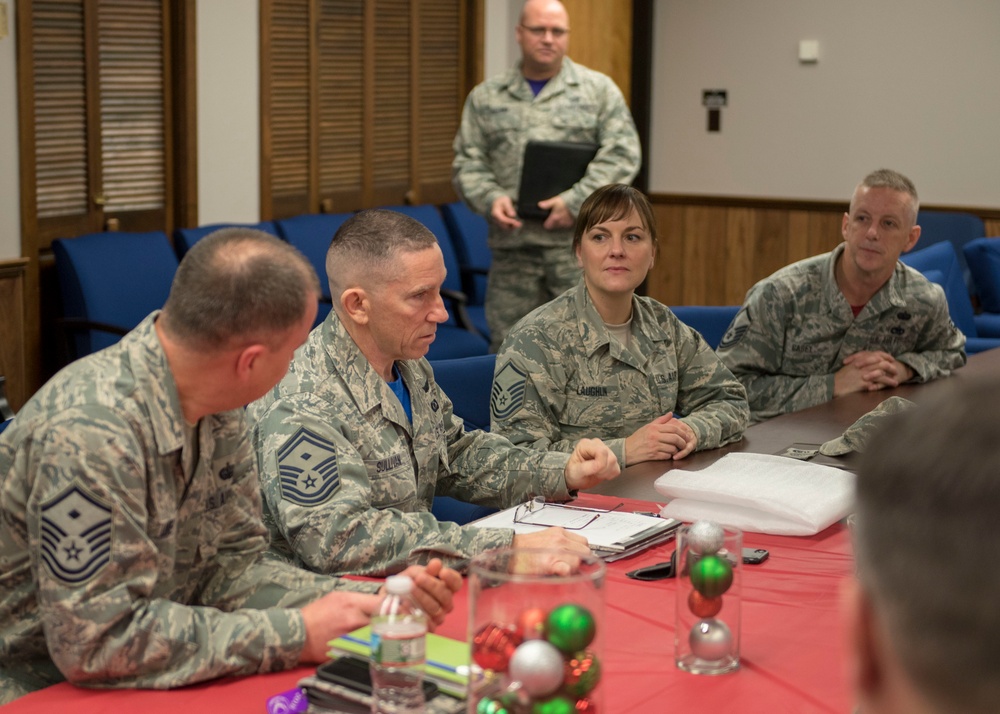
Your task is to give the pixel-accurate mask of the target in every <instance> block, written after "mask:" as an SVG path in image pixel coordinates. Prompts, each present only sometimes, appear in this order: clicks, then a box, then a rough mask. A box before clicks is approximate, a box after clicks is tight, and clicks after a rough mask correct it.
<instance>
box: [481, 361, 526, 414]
mask: <svg viewBox="0 0 1000 714" xmlns="http://www.w3.org/2000/svg"><path fill="white" fill-rule="evenodd" d="M527 381H528V375H526V374H525V373H524V372H522V371H521V370H519V369H518V368H517V367H515V366H514V364H513V363H512V362H508V363H507V364H505V365H504V366H503V369H501V370H500V371H499V372H497V376H496V378H495V379H494V380H493V393H492V394H491V395H490V411H491V412H492V414H493V418H494V419H496V420H497V421H500V420H502V419H506V418H507V417H509V416H512V415H513V414H514V413H515V412H516V411H517V410H518V409H520V408H521V405H523V404H524V385H525V383H526V382H527Z"/></svg>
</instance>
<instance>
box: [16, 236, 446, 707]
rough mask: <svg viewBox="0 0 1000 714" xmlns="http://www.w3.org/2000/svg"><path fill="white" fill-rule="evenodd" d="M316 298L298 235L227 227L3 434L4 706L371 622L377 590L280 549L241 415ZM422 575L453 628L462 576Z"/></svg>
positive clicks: (197, 670)
mask: <svg viewBox="0 0 1000 714" xmlns="http://www.w3.org/2000/svg"><path fill="white" fill-rule="evenodd" d="M318 295H319V283H318V281H317V279H316V274H315V272H313V270H312V268H311V267H310V265H309V263H308V262H307V261H306V259H305V258H303V257H302V256H301V255H300V254H299V253H298V252H297V251H295V249H294V248H292V247H291V246H289V245H288V244H287V243H284V242H282V241H280V240H278V239H276V238H273V237H271V236H268V235H266V234H264V233H261V232H258V231H254V230H249V229H242V228H236V229H228V230H223V231H219V232H217V233H215V234H213V235H211V236H209V237H207V238H205V239H204V240H202V241H201V242H199V243H198V244H197V245H196V246H195V247H194V248H192V249H191V251H190V252H189V253H188V254H187V255H186V256H185V258H184V260H183V261H182V262H181V264H180V267H179V269H178V271H177V274H176V276H175V279H174V282H173V286H172V288H171V291H170V296H169V298H168V300H167V303H166V305H165V306H164V308H163V310H162V311H157V312H154V313H153V314H151V315H150V316H149V317H147V318H146V319H145V320H144V321H143V322H142V323H141V324H140V325H139V326H138V327H137V328H136V329H135V330H133V331H132V332H131V333H129V334H128V335H126V336H125V337H124V338H122V340H121V342H119V343H118V344H117V345H115V346H113V347H110V348H108V349H106V350H103V351H101V352H98V353H95V354H93V355H90V356H88V357H85V358H83V359H81V360H79V361H77V362H74V363H73V364H71V365H69V366H68V367H66V368H65V369H64V370H62V371H61V372H59V373H58V374H57V375H56V376H55V377H53V378H52V379H51V380H50V381H49V382H48V384H46V385H45V386H44V387H42V389H41V390H40V391H39V392H38V393H37V394H36V395H35V396H34V397H32V399H31V400H29V402H28V403H27V404H26V405H25V406H24V408H23V409H22V410H21V411H20V412H19V413H18V415H17V417H16V418H15V419H14V421H13V424H12V425H11V426H10V427H9V428H8V429H6V431H4V433H3V434H2V435H0V703H6V702H10V701H12V700H13V699H15V698H17V697H19V696H21V695H23V694H26V693H28V692H30V691H32V690H35V689H40V688H42V687H44V686H47V685H49V684H53V683H55V682H59V681H63V680H68V681H70V682H73V683H75V684H81V685H88V686H99V687H140V688H154V689H167V688H171V687H178V686H181V685H185V684H191V683H193V682H199V681H202V680H206V679H210V678H213V677H220V676H223V675H232V674H253V673H258V672H270V671H274V670H279V669H283V668H287V667H291V666H294V665H296V664H298V663H304V662H320V661H322V660H324V659H325V658H326V651H327V642H328V641H329V640H330V639H332V638H334V637H337V636H339V635H341V634H344V633H346V632H348V631H350V630H352V629H354V628H356V627H359V626H361V625H364V624H366V623H368V621H369V618H370V615H371V614H372V612H373V610H374V609H375V608H376V607H377V605H378V603H379V598H378V597H377V596H376V595H375V594H373V593H374V592H375V591H376V590H377V589H378V587H379V585H378V584H376V583H363V582H349V581H339V580H336V579H333V578H328V577H324V576H319V575H315V574H313V573H307V572H305V571H303V570H301V569H298V568H294V567H292V566H289V565H287V564H285V563H280V562H276V561H274V560H272V559H268V558H266V557H265V554H266V548H267V529H266V528H265V526H264V524H263V523H262V521H261V504H260V486H259V481H258V479H257V469H256V462H255V459H254V458H253V452H252V451H251V449H250V444H249V440H248V439H247V431H246V423H245V422H244V419H243V410H242V405H243V404H245V403H246V402H248V401H251V400H253V399H256V398H257V397H259V396H260V395H261V394H263V393H264V392H265V390H267V389H270V388H271V387H273V386H274V384H275V383H276V382H277V381H278V379H280V378H281V376H282V375H283V374H284V373H285V371H286V369H287V368H288V362H289V360H290V359H291V357H292V353H293V351H294V350H295V348H296V347H298V346H299V345H300V344H301V343H302V341H303V340H304V339H305V338H306V335H307V334H308V332H309V328H310V326H311V325H312V322H313V319H314V317H315V315H316V309H317V298H318ZM411 574H412V575H413V576H414V577H415V579H416V582H417V584H418V588H419V599H420V601H421V603H422V604H423V606H424V607H425V608H426V609H427V610H428V612H429V613H430V614H431V616H432V617H433V618H434V620H435V621H436V622H440V621H441V620H442V618H443V617H444V615H445V614H446V613H447V612H448V611H449V610H450V609H451V607H452V593H453V592H455V591H456V590H457V589H458V588H459V587H460V586H461V577H460V576H459V575H458V573H456V572H454V571H452V570H450V569H442V568H441V564H440V562H434V563H432V564H430V565H428V566H427V568H426V570H425V569H424V568H420V567H414V568H413V569H412V571H411ZM335 588H339V589H340V590H339V591H337V592H330V591H331V590H334V589H335ZM344 590H354V591H356V592H345V591H344Z"/></svg>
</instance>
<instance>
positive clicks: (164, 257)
mask: <svg viewBox="0 0 1000 714" xmlns="http://www.w3.org/2000/svg"><path fill="white" fill-rule="evenodd" d="M52 253H53V254H54V256H55V262H56V274H57V275H58V278H59V289H60V296H61V300H62V317H61V318H60V319H59V320H58V322H57V325H58V327H59V329H60V331H61V332H62V333H63V337H64V340H63V345H62V347H63V350H64V352H65V354H64V355H63V357H64V361H67V362H68V361H70V360H72V359H76V358H78V357H83V356H84V355H88V354H90V353H92V352H96V351H97V350H100V349H103V348H105V347H108V346H110V345H113V344H114V343H116V342H118V340H119V339H121V337H122V335H124V334H126V333H127V332H128V331H129V330H131V329H132V328H134V327H135V326H136V325H138V324H139V323H140V322H141V321H142V319H143V318H144V317H146V315H148V314H149V313H151V312H152V311H153V310H156V309H159V308H161V307H163V304H164V303H165V302H166V301H167V296H168V295H169V294H170V285H171V283H172V282H173V279H174V273H176V272H177V265H178V261H177V255H176V254H175V253H174V249H173V246H171V245H170V240H169V239H168V238H167V234H166V233H164V232H163V231H152V232H149V233H92V234H90V235H85V236H80V237H79V238H59V239H56V240H54V241H52Z"/></svg>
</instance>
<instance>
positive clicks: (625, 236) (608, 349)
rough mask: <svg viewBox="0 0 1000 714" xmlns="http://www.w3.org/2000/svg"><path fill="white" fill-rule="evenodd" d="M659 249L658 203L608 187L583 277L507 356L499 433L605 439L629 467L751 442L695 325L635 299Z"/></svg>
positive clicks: (493, 408) (544, 441) (495, 408)
mask: <svg viewBox="0 0 1000 714" xmlns="http://www.w3.org/2000/svg"><path fill="white" fill-rule="evenodd" d="M657 250H658V242H657V235H656V222H655V218H654V216H653V211H652V207H651V206H650V205H649V201H648V200H647V199H646V197H645V196H644V195H643V194H642V193H641V192H640V191H638V190H636V189H634V188H632V187H631V186H625V185H622V184H608V185H607V186H602V187H601V188H599V189H598V190H597V191H595V192H594V193H593V194H591V196H590V197H588V198H587V200H586V201H584V202H583V205H582V206H581V208H580V217H579V219H578V220H577V223H576V230H575V231H574V234H573V252H574V253H575V254H576V257H577V259H578V260H579V261H580V265H581V267H582V268H583V280H582V281H581V282H580V284H579V285H577V286H576V287H575V288H573V289H572V290H568V291H567V292H565V293H564V294H562V295H560V296H559V297H557V298H556V299H555V300H553V301H552V302H550V303H548V304H546V305H543V306H541V307H539V308H537V309H536V310H535V311H533V312H532V313H530V314H529V315H528V316H527V317H525V318H524V319H523V320H521V321H520V322H518V323H517V325H515V326H514V329H512V330H511V331H510V332H509V333H508V335H507V339H505V340H504V343H503V346H502V347H501V348H500V353H499V354H498V355H497V363H496V371H495V375H494V377H495V378H494V382H493V396H492V399H491V402H490V416H491V422H492V429H493V431H494V432H496V433H499V434H503V435H504V436H506V437H508V438H509V439H510V440H511V441H513V442H514V443H515V444H522V445H526V446H532V447H534V448H536V449H548V450H553V451H569V450H571V449H572V448H573V445H574V443H575V442H576V440H577V439H580V438H582V437H600V438H602V439H605V440H606V442H607V444H608V446H610V447H611V450H612V451H614V452H615V456H617V457H618V462H619V463H620V464H623V465H626V464H633V463H639V462H642V461H655V460H662V459H682V458H684V457H685V456H687V455H688V454H690V453H691V452H693V451H695V450H697V449H712V448H715V447H717V446H721V445H723V444H728V443H729V442H731V441H736V440H738V439H739V438H741V436H742V435H743V429H744V428H745V427H746V425H747V421H748V419H749V417H750V411H749V409H748V408H747V401H746V395H745V392H744V390H743V386H742V385H741V384H740V383H739V382H738V381H736V378H735V377H733V375H732V374H731V373H730V372H729V370H728V369H726V368H725V366H723V364H722V362H720V361H719V358H718V357H717V356H716V354H715V353H714V352H713V351H712V349H711V348H710V347H709V346H708V345H707V344H706V343H705V340H704V339H702V337H701V336H700V335H699V334H698V333H697V332H696V331H695V330H693V329H692V328H690V327H687V326H686V325H684V324H683V323H681V322H680V320H678V319H677V317H675V316H674V314H673V313H672V312H670V310H669V309H668V308H667V307H666V306H665V305H661V304H660V303H658V302H657V301H656V300H653V299H652V298H648V297H640V296H637V295H636V294H635V289H636V287H638V285H639V284H641V283H642V281H643V280H645V278H646V275H647V273H648V271H649V268H650V267H651V266H652V264H653V260H654V259H655V257H656V254H657Z"/></svg>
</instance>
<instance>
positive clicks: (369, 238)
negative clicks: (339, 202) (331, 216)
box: [326, 208, 438, 308]
mask: <svg viewBox="0 0 1000 714" xmlns="http://www.w3.org/2000/svg"><path fill="white" fill-rule="evenodd" d="M437 244H438V242H437V238H435V237H434V234H433V233H431V232H430V230H429V229H428V228H427V227H426V226H425V225H424V224H423V223H421V222H420V221H418V220H416V219H414V218H410V217H409V216H407V215H404V214H402V213H397V212H396V211H387V210H385V209H384V208H371V209H368V210H366V211H360V212H358V213H355V214H354V215H353V216H351V217H350V218H348V219H347V220H346V221H344V223H343V224H342V225H341V226H340V228H338V229H337V232H336V233H334V235H333V240H331V241H330V248H329V249H328V250H327V252H326V274H327V277H329V278H330V291H331V295H332V296H333V306H334V308H337V306H338V304H339V297H340V295H341V293H343V291H344V290H346V289H347V288H350V287H356V286H357V285H358V284H360V281H361V280H362V278H373V279H374V280H375V281H378V282H381V281H382V280H383V279H384V278H386V277H388V276H389V275H390V274H391V272H392V269H393V264H394V263H395V260H396V257H397V256H398V255H399V254H400V253H415V252H418V251H421V250H427V249H428V248H431V247H435V246H437Z"/></svg>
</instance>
